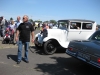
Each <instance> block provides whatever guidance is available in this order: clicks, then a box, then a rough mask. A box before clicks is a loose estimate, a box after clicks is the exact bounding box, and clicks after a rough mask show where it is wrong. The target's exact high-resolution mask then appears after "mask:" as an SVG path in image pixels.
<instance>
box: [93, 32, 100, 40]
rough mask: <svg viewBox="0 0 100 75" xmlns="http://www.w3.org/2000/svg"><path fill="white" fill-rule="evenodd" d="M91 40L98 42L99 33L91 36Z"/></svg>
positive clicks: (99, 38)
mask: <svg viewBox="0 0 100 75" xmlns="http://www.w3.org/2000/svg"><path fill="white" fill-rule="evenodd" d="M91 40H97V41H100V31H97V32H95V33H94V34H93V35H92V36H91Z"/></svg>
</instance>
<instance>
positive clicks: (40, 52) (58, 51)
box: [29, 46, 66, 55]
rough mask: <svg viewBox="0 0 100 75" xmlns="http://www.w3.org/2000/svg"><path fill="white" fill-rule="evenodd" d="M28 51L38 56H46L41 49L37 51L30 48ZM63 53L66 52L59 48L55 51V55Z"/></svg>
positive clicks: (32, 47)
mask: <svg viewBox="0 0 100 75" xmlns="http://www.w3.org/2000/svg"><path fill="white" fill-rule="evenodd" d="M29 49H30V51H31V52H32V53H37V54H40V55H46V54H45V53H44V51H43V49H42V48H40V49H38V48H36V47H35V46H30V48H29ZM65 51H66V50H65V49H62V48H59V49H57V51H56V54H59V53H65Z"/></svg>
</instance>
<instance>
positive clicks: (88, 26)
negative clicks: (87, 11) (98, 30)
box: [80, 22, 95, 40]
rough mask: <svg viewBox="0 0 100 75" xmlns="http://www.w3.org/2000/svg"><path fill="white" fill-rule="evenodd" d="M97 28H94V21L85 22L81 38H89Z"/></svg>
mask: <svg viewBox="0 0 100 75" xmlns="http://www.w3.org/2000/svg"><path fill="white" fill-rule="evenodd" d="M94 32H95V30H94V29H93V23H88V22H84V23H82V29H81V37H80V39H81V40H87V39H88V38H89V37H90V36H91V35H92V34H93V33H94Z"/></svg>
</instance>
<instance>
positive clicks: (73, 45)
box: [66, 30, 100, 68]
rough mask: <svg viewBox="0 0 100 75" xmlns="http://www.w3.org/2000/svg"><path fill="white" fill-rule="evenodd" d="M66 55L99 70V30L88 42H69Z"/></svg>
mask: <svg viewBox="0 0 100 75" xmlns="http://www.w3.org/2000/svg"><path fill="white" fill-rule="evenodd" d="M66 53H67V54H68V55H70V56H73V57H75V58H77V59H79V60H82V61H84V62H86V63H88V64H91V65H93V66H95V67H97V68H100V30H98V31H96V32H95V33H94V34H93V35H92V36H91V37H90V38H89V39H88V40H82V41H78V40H77V41H71V42H70V43H69V46H68V49H66Z"/></svg>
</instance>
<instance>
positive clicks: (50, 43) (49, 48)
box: [44, 40, 57, 55]
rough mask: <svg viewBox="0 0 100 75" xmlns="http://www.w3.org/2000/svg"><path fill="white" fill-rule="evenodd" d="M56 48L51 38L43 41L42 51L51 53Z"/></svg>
mask: <svg viewBox="0 0 100 75" xmlns="http://www.w3.org/2000/svg"><path fill="white" fill-rule="evenodd" d="M56 50H57V48H56V46H55V43H54V42H53V41H52V40H48V41H47V42H45V43H44V52H45V54H47V55H52V54H54V53H55V52H56Z"/></svg>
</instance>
